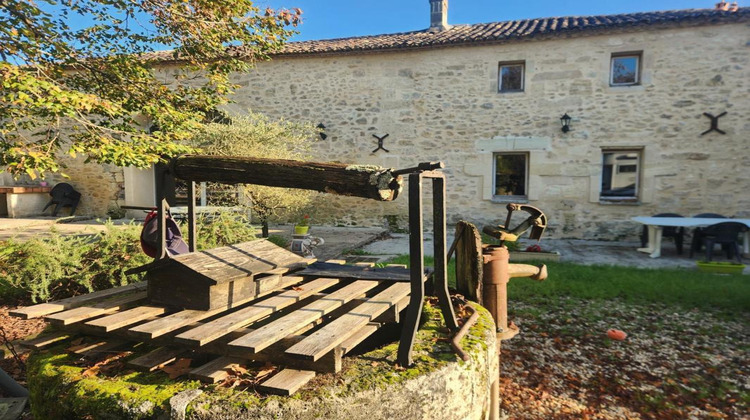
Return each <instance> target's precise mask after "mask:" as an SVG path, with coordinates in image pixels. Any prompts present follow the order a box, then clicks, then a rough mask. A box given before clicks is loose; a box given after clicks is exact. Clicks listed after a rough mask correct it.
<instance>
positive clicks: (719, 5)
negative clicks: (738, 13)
mask: <svg viewBox="0 0 750 420" xmlns="http://www.w3.org/2000/svg"><path fill="white" fill-rule="evenodd" d="M716 10H722V11H725V12H726V11H728V10H729V2H726V1H720V2H718V3H716Z"/></svg>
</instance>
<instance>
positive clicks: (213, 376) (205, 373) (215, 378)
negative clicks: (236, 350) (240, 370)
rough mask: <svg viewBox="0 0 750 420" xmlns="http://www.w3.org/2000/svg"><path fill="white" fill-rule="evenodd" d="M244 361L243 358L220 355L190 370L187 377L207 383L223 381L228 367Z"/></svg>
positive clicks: (227, 373)
mask: <svg viewBox="0 0 750 420" xmlns="http://www.w3.org/2000/svg"><path fill="white" fill-rule="evenodd" d="M244 362H245V361H244V360H242V359H239V358H236V357H226V356H221V357H219V358H218V359H215V360H212V361H210V362H208V363H206V364H204V365H203V366H200V367H199V368H196V369H193V370H191V371H190V373H189V374H188V378H190V379H197V380H199V381H201V382H204V383H208V384H215V383H217V382H220V381H223V380H224V379H226V378H227V376H229V371H228V369H229V368H230V367H232V365H239V364H242V363H244Z"/></svg>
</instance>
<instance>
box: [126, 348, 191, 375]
mask: <svg viewBox="0 0 750 420" xmlns="http://www.w3.org/2000/svg"><path fill="white" fill-rule="evenodd" d="M183 353H185V349H178V348H174V347H159V348H157V349H155V350H152V351H150V352H148V353H146V354H144V355H143V356H140V357H136V358H135V359H133V360H131V361H129V362H128V366H130V367H132V368H133V369H136V370H141V371H146V372H153V371H155V370H157V369H159V368H161V367H162V366H164V365H166V364H167V363H172V362H174V361H175V360H176V359H177V357H179V356H180V355H182V354H183Z"/></svg>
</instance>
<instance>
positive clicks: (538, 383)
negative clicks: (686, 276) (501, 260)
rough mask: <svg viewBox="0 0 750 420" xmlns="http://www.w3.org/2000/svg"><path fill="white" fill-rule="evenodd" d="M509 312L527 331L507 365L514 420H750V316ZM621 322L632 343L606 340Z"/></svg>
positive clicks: (504, 385)
mask: <svg viewBox="0 0 750 420" xmlns="http://www.w3.org/2000/svg"><path fill="white" fill-rule="evenodd" d="M510 312H511V313H510V315H511V317H514V318H515V321H516V323H517V324H518V325H519V326H520V328H521V333H520V334H519V335H518V336H516V337H515V338H513V339H512V340H507V341H503V344H502V352H501V358H500V362H501V373H500V379H501V381H500V387H501V390H500V395H501V408H502V409H503V410H504V411H505V412H506V414H507V415H508V416H509V418H511V419H547V418H552V419H555V418H590V419H621V418H646V419H662V418H713V417H717V418H722V417H723V418H747V417H748V413H749V412H750V410H749V409H748V401H749V400H748V395H750V379H749V378H748V372H749V371H750V369H749V368H748V367H749V365H748V362H747V360H748V359H747V356H746V353H745V350H743V349H746V348H747V347H746V346H747V343H746V337H748V334H750V319H748V318H750V317H749V316H748V315H747V314H738V315H737V316H736V318H735V319H731V320H727V319H725V318H722V317H719V316H717V315H715V314H713V313H711V312H705V311H683V310H680V311H676V310H675V308H674V307H666V306H660V305H649V306H634V305H628V304H626V303H624V302H622V301H608V302H607V303H601V304H600V303H597V302H596V301H585V300H578V299H569V298H562V299H560V300H559V301H555V302H552V301H549V300H547V301H544V300H541V299H540V300H539V301H534V302H533V304H532V303H524V302H518V301H516V302H512V304H511V306H510ZM571 320H574V322H571ZM613 322H617V325H618V326H622V328H624V329H625V330H626V331H628V338H627V340H626V341H614V340H610V339H608V338H606V335H605V334H602V333H601V331H606V330H607V328H609V326H611V325H612V323H613ZM719 415H721V417H719Z"/></svg>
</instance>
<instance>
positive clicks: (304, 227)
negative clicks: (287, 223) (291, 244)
mask: <svg viewBox="0 0 750 420" xmlns="http://www.w3.org/2000/svg"><path fill="white" fill-rule="evenodd" d="M308 230H310V216H308V215H304V216H303V217H302V219H301V220H299V221H298V222H297V224H296V225H294V234H295V235H307V231H308Z"/></svg>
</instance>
